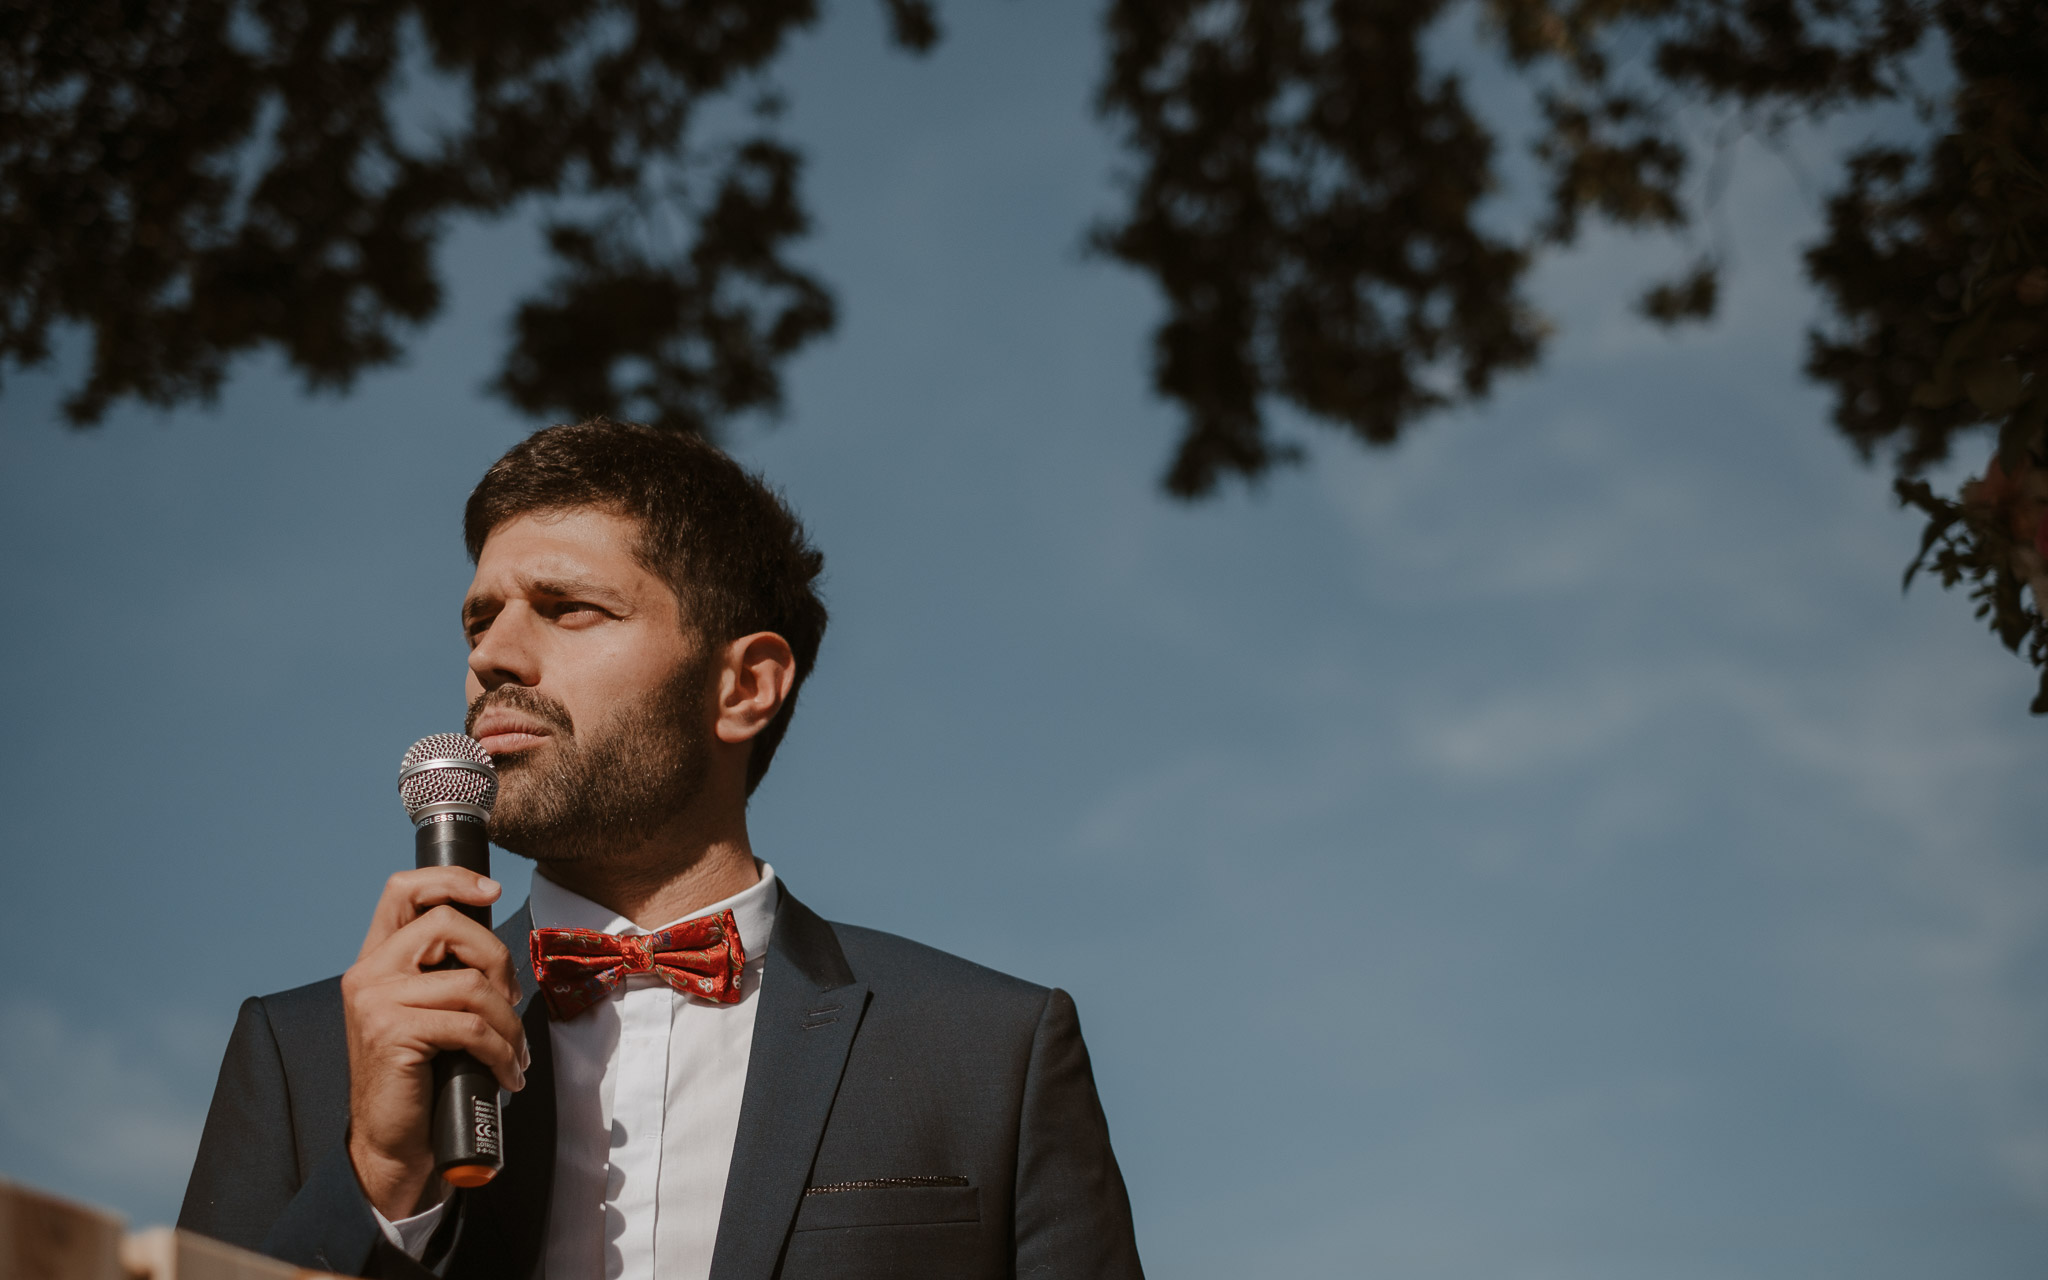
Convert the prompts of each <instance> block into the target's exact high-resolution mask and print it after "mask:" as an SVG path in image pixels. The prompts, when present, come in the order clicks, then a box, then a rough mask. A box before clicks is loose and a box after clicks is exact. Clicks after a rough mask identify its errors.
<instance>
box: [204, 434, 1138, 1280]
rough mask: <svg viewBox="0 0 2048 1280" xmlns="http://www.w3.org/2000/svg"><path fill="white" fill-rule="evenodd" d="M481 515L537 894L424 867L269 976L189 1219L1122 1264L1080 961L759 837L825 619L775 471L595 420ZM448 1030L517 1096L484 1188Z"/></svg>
mask: <svg viewBox="0 0 2048 1280" xmlns="http://www.w3.org/2000/svg"><path fill="white" fill-rule="evenodd" d="M464 532H465V536H466V539H467V542H468V545H469V550H470V554H471V557H472V558H473V559H474V560H475V561H476V563H477V572H476V577H475V580H474V581H473V582H472V584H471V588H470V592H469V595H468V598H467V599H466V600H465V602H464V605H463V619H464V626H465V629H466V630H467V632H468V634H469V637H470V645H471V651H470V660H469V678H468V685H469V688H468V694H469V699H470V713H469V724H468V728H469V729H470V731H471V733H472V734H473V735H474V736H476V737H477V738H478V739H479V740H480V741H481V742H482V743H483V745H484V747H485V749H486V750H488V751H489V752H490V753H491V755H492V758H493V761H494V762H495V763H496V765H497V766H498V769H499V772H500V775H501V779H502V789H501V793H500V797H499V800H498V804H497V807H496V809H495V810H494V812H493V813H492V817H491V836H492V839H493V841H494V842H496V843H498V844H500V845H502V846H503V847H505V848H507V849H510V850H512V851H514V852H517V853H521V854H524V855H526V856H529V857H531V858H533V859H534V861H535V862H536V864H537V865H536V874H535V876H534V889H533V894H532V897H531V898H530V899H529V901H528V903H527V905H526V906H523V907H521V908H520V909H519V910H518V911H517V912H516V913H514V915H513V916H512V918H511V919H509V920H507V921H506V922H505V923H504V924H503V925H501V926H500V927H499V928H498V930H497V931H496V934H495V936H494V935H493V934H492V933H491V932H490V931H488V930H486V929H484V928H483V927H482V926H480V925H477V924H475V923H474V922H472V921H470V920H469V919H467V918H466V917H464V916H463V915H462V914H460V913H459V912H457V911H454V910H452V909H450V908H449V907H448V906H447V905H446V904H448V903H451V902H460V903H469V904H483V903H489V902H492V901H494V900H495V899H496V897H497V895H498V887H497V886H496V885H495V884H494V883H492V882H491V881H489V880H485V879H483V878H481V877H478V876H475V875H472V874H471V873H468V872H464V871H460V870H458V869H455V868H445V867H443V868H432V869H426V870H419V871H409V872H402V873H400V874H398V875H395V876H393V877H392V878H391V880H390V881H389V883H388V884H387V885H386V888H385V891H384V894H383V896H382V898H381V899H380V900H379V902H378V905H377V908H376V911H375V913H374V915H373V918H372V921H371V925H370V929H369V932H368V935H367V937H366V938H365V940H364V943H363V948H362V951H361V953H360V954H359V956H358V957H357V960H356V963H355V964H354V965H353V966H352V967H351V968H350V969H349V971H348V972H347V973H346V974H344V975H343V976H342V977H340V978H338V979H331V980H329V981H327V982H322V983H316V984H314V985H312V986H309V987H301V988H299V989H297V990H294V991H287V992H284V993H282V994H279V995H273V996H265V997H260V998H256V999H252V1000H249V1001H248V1002H246V1003H245V1004H244V1005H243V1006H242V1011H241V1017H240V1021H239V1022H238V1024H237V1026H236V1028H235V1033H234V1036H233V1038H232V1040H231V1041H230V1042H229V1045H228V1051H227V1056H226V1061H225V1062H224V1063H223V1065H222V1067H221V1076H220V1082H219V1084H218V1086H217V1088H216V1090H215V1094H214V1100H213V1107H212V1110H211V1111H210V1112H209V1114H208V1116H207V1123H206V1130H205V1135H204V1137H203V1138H202V1140H201V1143H200V1150H199V1157H198V1160H197V1162H196V1164H195V1166H194V1168H193V1173H192V1181H191V1185H190V1187H189V1188H188V1190H187V1192H186V1197H185V1204H184V1208H183V1211H182V1212H181V1213H180V1215H179V1223H180V1225H181V1226H184V1227H187V1228H190V1229H193V1230H196V1231H200V1232H203V1233H205V1234H207V1235H211V1236H215V1237H217V1238H220V1239H223V1240H227V1241H229V1242H231V1243H235V1244H241V1245H245V1246H248V1247H251V1248H256V1249H260V1250H262V1251H263V1252H266V1253H269V1254H271V1255H273V1256H275V1257H279V1258H282V1259H284V1260H286V1261H289V1262H294V1263H297V1264H300V1265H304V1266H310V1267H317V1268H320V1269H324V1270H331V1271H339V1272H343V1273H347V1274H359V1275H366V1276H368V1275H385V1276H413V1277H417V1276H423V1275H430V1274H431V1275H439V1276H447V1277H492V1278H501V1277H502V1278H512V1280H529V1278H531V1280H585V1278H586V1277H587V1278H589V1280H598V1278H603V1280H613V1278H615V1277H622V1278H625V1280H638V1278H640V1277H648V1278H651V1277H654V1276H657V1275H658V1276H661V1277H663V1280H668V1278H669V1277H678V1278H681V1280H695V1278H698V1277H709V1278H710V1280H770V1278H771V1277H776V1276H781V1277H786V1278H787V1280H803V1278H805V1277H834V1278H837V1280H858V1278H860V1277H884V1276H888V1277H897V1276H908V1277H915V1276H948V1277H953V1276H958V1277H1003V1276H1075V1277H1097V1276H1102V1277H1137V1276H1138V1275H1139V1274H1140V1271H1139V1265H1138V1259H1137V1251H1136V1245H1135V1242H1134V1239H1133V1236H1132V1230H1131V1221H1130V1207H1129V1202H1128V1199H1127V1197H1126V1195H1125V1192H1124V1186H1123V1180H1122V1177H1121V1175H1120V1174H1119V1173H1118V1171H1117V1165H1116V1159H1115V1157H1114V1155H1113V1154H1112V1153H1111V1150H1110V1145H1109V1134H1108V1128H1107V1125H1106V1124H1105V1122H1104V1119H1103V1116H1102V1110H1101V1107H1100V1104H1099V1103H1098V1102H1097V1099H1096V1094H1095V1086H1094V1082H1093V1079H1092V1077H1091V1075H1090V1071H1089V1066H1088V1055H1087V1050H1086V1049H1085V1047H1084V1046H1083V1044H1082V1041H1081V1034H1080V1028H1079V1024H1078V1022H1077V1021H1076V1018H1075V1014H1074V1007H1073V1003H1072V1001H1071V1000H1069V999H1068V997H1067V996H1066V995H1065V993H1063V992H1060V991H1057V990H1047V989H1045V988H1043V987H1036V986H1033V985H1031V984H1028V983H1025V982H1022V981H1019V980H1017V979H1014V978H1009V977H1005V976H1003V975H1001V974H998V973H994V972H992V971H990V970H987V969H983V968H980V967H978V966H976V965H973V964H970V963H968V962H966V961H964V960H960V959H956V958H954V957H952V956H948V955H945V954H943V953H941V952H938V951H934V950H931V949H930V948H927V947H922V946H919V945H918V944H916V943H913V942H909V941H906V940H904V939H901V938H896V937H892V936H890V935H888V934H882V933H876V932H874V931H871V930H867V929H858V928H853V927H850V926H846V925H839V924H831V923H827V922H826V921H824V920H822V919H820V918H819V917H818V916H817V915H815V914H814V913H812V912H811V911H810V909H808V908H807V907H805V906H804V905H803V904H802V903H801V902H799V901H797V899H796V898H794V897H793V896H791V895H790V894H789V893H788V891H787V890H786V889H785V888H784V887H783V886H782V885H781V883H780V881H779V880H778V879H777V877H776V876H775V873H774V869H773V868H772V867H770V866H768V865H767V864H766V863H764V862H762V861H760V860H759V859H757V858H756V857H755V856H754V853H753V850H752V847H751V845H750V844H749V842H748V838H747V828H746V804H747V798H748V796H749V795H750V794H751V793H752V791H753V788H754V786H755V785H756V784H757V783H758V782H759V781H760V779H761V776H762V774H763V773H765V771H766V769H767V767H768V763H769V760H770V758H771V757H772V755H773V753H774V750H775V746H776V744H777V743H778V742H779V741H780V739H781V737H782V733H783V730H784V728H785V727H786V725H787V724H788V720H789V716H790V713H791V710H792V708H793V707H794V705H795V702H796V695H797V690H798V688H799V687H800V685H801V683H802V681H803V678H804V676H805V675H806V674H808V672H809V670H810V668H811V665H812V662H813V660H814V659H815V656H816V653H817V648H818V643H819V640H820V638H821V637H822V635H823V632H824V627H825V610H824V607H823V605H822V604H821V603H820V602H819V600H818V598H817V595H816V593H815V590H814V584H815V580H816V578H817V576H818V574H819V572H820V570H821V568H822V563H823V562H822V558H821V557H820V556H819V554H818V553H817V551H816V550H815V549H814V548H812V547H811V546H810V544H809V543H808V542H807V541H806V540H805V537H804V534H803V530H802V528H801V527H800V525H798V523H797V521H796V519H795V517H794V516H793V515H792V514H791V513H790V512H789V511H788V509H787V508H786V507H785V506H784V505H783V504H782V503H781V501H780V500H779V499H778V498H777V497H776V496H775V495H774V494H773V492H772V491H770V490H768V489H767V488H766V487H765V486H764V485H762V484H761V483H760V482H759V481H758V480H757V479H755V478H754V477H752V476H750V475H748V474H746V473H745V472H744V471H743V470H741V469H740V468H739V467H738V466H737V465H736V464H735V463H733V462H732V461H731V460H730V459H729V458H727V457H726V456H725V455H724V454H722V453H720V452H719V451H717V450H716V449H714V448H712V447H711V446H709V445H706V444H703V443H701V442H699V441H695V440H692V439H689V438H686V437H682V436H677V435H674V434H669V433H660V432H655V431H652V430H649V429H647V428H644V427H637V426H632V425H628V424H619V423H611V422H607V421H604V420H596V421H593V422H589V423H584V424H580V425H578V426H573V427H552V428H549V429H547V430H546V431H542V432H539V433H537V434H535V435H534V436H532V437H530V438H529V439H528V440H526V441H525V442H523V443H521V444H520V445H518V446H516V447H515V448H514V449H512V450H511V452H509V453H508V454H507V455H506V456H505V457H504V458H502V459H500V460H499V462H498V463H497V464H496V465H494V466H493V467H492V468H491V470H490V472H489V473H487V474H486V475H485V477H484V479H483V481H482V482H481V483H480V484H479V485H478V486H477V489H476V491H475V492H474V493H473V494H472V495H471V497H470V501H469V505H468V508H467V510H466V512H465V517H464ZM449 957H453V958H455V959H456V960H459V961H460V962H461V963H462V965H463V967H461V968H455V969H437V968H435V966H436V965H437V964H438V963H439V962H441V961H443V960H445V959H447V958H449ZM455 1049H460V1050H464V1051H467V1052H469V1053H471V1054H472V1055H474V1056H475V1057H476V1058H477V1059H478V1060H479V1061H481V1062H483V1063H484V1064H485V1065H486V1066H488V1067H489V1068H490V1069H491V1070H492V1071H493V1072H494V1073H495V1074H496V1075H497V1077H498V1079H499V1082H500V1084H501V1086H502V1087H503V1088H504V1089H505V1090H507V1091H508V1092H509V1101H508V1102H507V1104H506V1108H505V1117H504V1128H505V1133H504V1145H505V1152H506V1162H505V1167H504V1170H503V1172H502V1173H500V1174H499V1175H498V1176H497V1177H496V1178H495V1179H494V1180H492V1181H490V1182H488V1183H486V1184H484V1185H481V1186H476V1187H472V1188H470V1189H466V1190H456V1189H453V1188H451V1187H449V1186H447V1185H446V1184H445V1183H443V1182H442V1181H441V1180H440V1179H438V1178H437V1177H435V1176H434V1172H433V1157H432V1154H431V1151H430V1149H429V1144H428V1139H427V1122H428V1116H429V1111H430V1106H431V1099H430V1096H429V1094H430V1085H431V1062H432V1060H433V1057H434V1055H436V1054H437V1053H440V1052H443V1051H447V1050H455Z"/></svg>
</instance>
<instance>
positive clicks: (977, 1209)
mask: <svg viewBox="0 0 2048 1280" xmlns="http://www.w3.org/2000/svg"><path fill="white" fill-rule="evenodd" d="M965 1181H966V1180H965V1179H962V1180H961V1182H962V1183H963V1184H964V1183H965ZM980 1221H981V1188H979V1187H975V1186H968V1185H940V1186H851V1185H849V1186H844V1187H835V1188H819V1189H814V1190H812V1191H809V1192H807V1193H806V1194H805V1195H804V1203H803V1207H802V1208H800V1209H798V1210H797V1214H796V1230H798V1231H835V1230H846V1229H849V1228H857V1227H916V1226H938V1225H941V1224H944V1223H978V1222H980Z"/></svg>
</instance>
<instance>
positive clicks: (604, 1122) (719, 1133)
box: [378, 862, 780, 1280]
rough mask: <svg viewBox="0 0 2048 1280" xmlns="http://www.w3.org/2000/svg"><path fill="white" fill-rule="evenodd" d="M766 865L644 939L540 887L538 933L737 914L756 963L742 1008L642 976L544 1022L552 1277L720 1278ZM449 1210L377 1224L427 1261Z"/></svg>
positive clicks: (768, 879)
mask: <svg viewBox="0 0 2048 1280" xmlns="http://www.w3.org/2000/svg"><path fill="white" fill-rule="evenodd" d="M759 865H760V868H761V879H760V881H759V882H758V883H757V884H754V885H753V886H751V887H749V888H747V889H744V890H742V891H741V892H739V893H736V894H734V895H733V896H732V897H730V898H727V899H725V900H724V901H723V902H714V903H712V904H711V905H710V906H708V907H705V908H703V909H702V910H700V911H695V912H692V913H691V914H690V915H687V916H683V917H681V918H680V919H677V920H671V921H669V922H668V923H666V924H664V925H662V926H660V929H642V928H640V927H639V926H638V925H635V924H634V923H633V922H632V921H630V920H627V919H625V918H624V917H622V916H618V915H614V914H613V913H612V912H611V911H610V910H609V909H608V908H605V907H601V906H599V905H598V904H597V903H594V902H592V901H590V900H589V899H587V898H584V897H580V896H578V895H577V894H574V893H571V892H569V891H568V890H567V889H564V888H562V887H561V886H560V885H557V884H555V883H554V882H552V881H550V880H549V879H547V878H546V877H545V876H543V875H539V874H536V875H535V876H534V877H533V895H532V898H531V899H530V905H531V907H532V910H533V923H534V926H535V927H536V928H543V929H547V928H554V929H592V930H596V931H597V932H600V933H611V934H619V935H623V936H631V935H635V934H644V933H658V932H660V930H661V929H667V928H671V927H673V926H675V925H678V924H681V923H682V922H683V921H684V920H694V919H696V918H697V917H699V916H708V915H716V914H717V913H719V912H720V911H725V910H728V909H730V910H731V911H732V914H733V920H734V922H735V923H736V924H738V925H739V934H740V945H741V947H742V948H744V949H745V951H746V953H747V965H746V970H745V972H744V973H742V974H741V976H740V999H739V1001H738V1002H737V1003H735V1004H717V1003H714V1002H712V1001H709V1000H704V999H701V998H699V997H696V996H686V995H683V994H682V993H680V992H678V991H676V990H674V989H673V988H671V987H669V986H668V985H667V984H665V983H663V982H662V981H661V980H660V979H659V978H656V977H654V976H653V975H652V974H635V975H633V976H631V977H629V978H627V979H626V982H625V984H624V985H623V986H622V987H621V988H620V989H619V990H617V991H614V992H613V993H612V994H611V995H610V996H609V997H607V998H606V999H604V1000H602V1001H600V1002H598V1003H597V1004H596V1005H594V1006H592V1007H591V1008H589V1009H587V1010H585V1011H584V1012H583V1013H582V1014H580V1015H578V1016H577V1017H575V1018H572V1019H570V1020H569V1021H567V1022H550V1023H549V1024H548V1033H549V1044H550V1047H551V1048H552V1049H553V1050H554V1075H555V1177H554V1190H553V1195H552V1198H551V1200H550V1202H549V1214H548V1234H547V1261H546V1266H545V1268H544V1270H543V1272H542V1274H543V1275H544V1276H545V1277H546V1280H599V1278H600V1277H602V1280H653V1277H655V1276H660V1277H661V1278H662V1280H705V1278H706V1277H708V1276H709V1275H710V1273H711V1249H712V1246H713V1244H715V1243H716V1242H717V1239H718V1217H719V1210H720V1209H721V1208H722V1207H723V1204H724V1201H725V1179H726V1174H727V1172H728V1170H730V1168H731V1167H732V1150H733V1143H734V1139H735V1137H736V1136H737V1134H738V1132H739V1123H740V1099H741V1096H742V1094H743V1093H744V1092H745V1089H746V1084H747V1058H748V1056H749V1054H750V1052H751V1050H752V1047H753V1040H754V1013H755V1010H756V1009H758V1008H759V1007H760V1006H759V999H760V990H761V971H762V967H763V961H764V959H765V957H766V954H767V949H768V937H769V934H770V933H771V932H772V931H773V929H774V926H775V907H776V901H777V899H778V897H779V896H780V890H779V889H778V888H777V885H776V879H775V868H773V867H771V866H769V865H768V864H767V863H765V862H764V863H761V864H759ZM537 998H538V997H536V999H537ZM441 1212H442V1206H438V1205H437V1206H435V1207H434V1208H432V1209H429V1210H427V1211H426V1212H425V1213H422V1214H418V1215H415V1216H414V1217H411V1218H406V1219H403V1220H401V1221H399V1222H389V1221H386V1220H385V1219H384V1217H383V1215H382V1214H379V1215H378V1223H379V1225H380V1226H381V1227H382V1228H383V1230H384V1234H385V1236H386V1237H387V1238H388V1239H390V1240H391V1242H392V1243H393V1244H396V1245H398V1246H399V1247H400V1248H402V1249H404V1250H405V1251H406V1252H407V1253H410V1254H411V1255H412V1256H413V1257H415V1258H417V1257H419V1256H420V1255H421V1253H422V1252H423V1251H424V1250H425V1248H426V1244H427V1240H428V1238H429V1237H430V1236H432V1235H433V1233H434V1228H435V1227H436V1226H437V1225H438V1224H439V1222H440V1218H441Z"/></svg>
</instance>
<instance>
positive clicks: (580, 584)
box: [526, 578, 632, 609]
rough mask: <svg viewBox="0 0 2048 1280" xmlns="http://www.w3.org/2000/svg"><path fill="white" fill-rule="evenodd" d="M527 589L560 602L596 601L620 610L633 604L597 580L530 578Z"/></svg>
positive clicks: (527, 581)
mask: <svg viewBox="0 0 2048 1280" xmlns="http://www.w3.org/2000/svg"><path fill="white" fill-rule="evenodd" d="M526 589H527V590H528V591H530V592H532V593H533V594H535V595H542V596H553V597H555V598H556V599H558V600H562V599H576V600H594V601H597V602H598V603H600V604H609V605H614V606H616V607H618V608H620V609H624V608H626V607H627V606H628V605H630V604H631V603H632V602H631V601H629V600H628V599H626V597H625V596H622V595H620V594H619V593H618V592H616V591H614V590H612V589H611V588H610V587H607V586H605V585H604V584H603V583H601V582H599V581H598V580H597V579H595V578H528V579H527V580H526Z"/></svg>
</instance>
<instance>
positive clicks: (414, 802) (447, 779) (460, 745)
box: [398, 733, 498, 817]
mask: <svg viewBox="0 0 2048 1280" xmlns="http://www.w3.org/2000/svg"><path fill="white" fill-rule="evenodd" d="M398 798H399V799H401V800H403V801H404V802H405V812H406V816H407V817H416V816H418V814H419V811H420V810H422V809H424V808H426V807H427V806H428V805H430V804H445V803H449V802H454V803H458V804H470V805H475V806H476V807H477V808H479V809H482V810H483V811H484V812H485V813H489V812H490V811H491V806H492V805H493V804H494V803H496V802H497V799H498V771H497V769H496V768H494V767H493V766H492V764H491V754H490V752H488V751H485V750H484V747H483V744H482V743H480V742H478V741H477V740H476V739H475V738H472V737H470V736H469V735H468V734H466V733H436V734H430V735H429V736H427V737H424V738H421V739H420V740H419V741H418V742H415V743H413V744H412V746H411V747H409V748H408V749H407V750H406V753H405V758H404V759H403V760H400V761H399V762H398Z"/></svg>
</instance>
